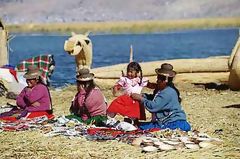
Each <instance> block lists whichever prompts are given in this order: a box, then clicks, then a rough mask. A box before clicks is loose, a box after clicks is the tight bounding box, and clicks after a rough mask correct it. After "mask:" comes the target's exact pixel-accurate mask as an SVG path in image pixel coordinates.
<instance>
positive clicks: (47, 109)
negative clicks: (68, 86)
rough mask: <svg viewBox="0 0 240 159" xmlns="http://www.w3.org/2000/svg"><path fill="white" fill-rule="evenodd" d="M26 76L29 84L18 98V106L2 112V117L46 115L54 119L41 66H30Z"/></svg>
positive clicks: (10, 118)
mask: <svg viewBox="0 0 240 159" xmlns="http://www.w3.org/2000/svg"><path fill="white" fill-rule="evenodd" d="M24 78H26V82H27V86H26V87H25V88H24V89H23V90H22V91H21V93H20V94H19V95H18V96H17V98H16V104H17V107H16V108H14V109H13V110H11V111H10V112H6V113H3V114H0V118H1V119H3V120H4V119H6V120H8V119H9V120H15V119H18V118H21V117H26V118H34V117H39V116H44V115H45V116H47V117H48V119H53V118H54V116H53V114H52V105H51V96H50V93H49V90H48V87H47V86H46V85H45V84H43V83H42V80H41V71H40V70H39V68H38V67H37V66H35V65H31V66H29V67H28V69H27V72H26V73H25V74H24Z"/></svg>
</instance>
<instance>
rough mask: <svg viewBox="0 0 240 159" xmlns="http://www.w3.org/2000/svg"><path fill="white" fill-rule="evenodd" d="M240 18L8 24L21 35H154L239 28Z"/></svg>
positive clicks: (7, 26)
mask: <svg viewBox="0 0 240 159" xmlns="http://www.w3.org/2000/svg"><path fill="white" fill-rule="evenodd" d="M238 27H240V17H236V18H206V19H185V20H161V21H160V20H149V21H112V22H110V21H109V22H85V23H84V22H71V23H45V24H43V23H39V24H37V23H27V24H7V25H6V29H7V30H8V31H9V32H20V33H30V32H32V33H49V32H53V33H61V34H67V33H70V32H72V31H73V32H79V33H80V32H81V33H84V32H87V31H91V32H92V33H97V34H101V33H102V34H106V33H111V34H124V33H154V32H166V31H177V30H187V29H190V30H198V29H217V28H238Z"/></svg>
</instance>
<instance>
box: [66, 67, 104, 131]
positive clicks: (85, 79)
mask: <svg viewBox="0 0 240 159" xmlns="http://www.w3.org/2000/svg"><path fill="white" fill-rule="evenodd" d="M76 80H77V90H78V92H77V94H76V95H75V98H74V100H73V101H72V105H71V107H70V112H71V113H72V115H69V116H66V118H68V119H71V118H76V119H78V120H79V121H81V122H84V123H86V124H95V125H96V126H102V125H104V122H105V121H106V120H107V116H106V110H107V104H106V101H105V98H104V95H103V93H102V92H101V90H100V89H99V88H98V87H97V86H96V84H95V83H94V74H93V73H90V71H89V69H86V68H83V69H80V70H79V72H78V75H77V77H76Z"/></svg>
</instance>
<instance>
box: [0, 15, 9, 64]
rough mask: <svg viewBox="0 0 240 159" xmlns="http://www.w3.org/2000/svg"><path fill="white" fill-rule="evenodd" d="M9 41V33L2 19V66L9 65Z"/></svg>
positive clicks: (0, 33)
mask: <svg viewBox="0 0 240 159" xmlns="http://www.w3.org/2000/svg"><path fill="white" fill-rule="evenodd" d="M7 41H8V32H7V30H6V27H5V26H4V24H3V22H2V20H1V19H0V66H2V65H6V64H9V58H8V44H7Z"/></svg>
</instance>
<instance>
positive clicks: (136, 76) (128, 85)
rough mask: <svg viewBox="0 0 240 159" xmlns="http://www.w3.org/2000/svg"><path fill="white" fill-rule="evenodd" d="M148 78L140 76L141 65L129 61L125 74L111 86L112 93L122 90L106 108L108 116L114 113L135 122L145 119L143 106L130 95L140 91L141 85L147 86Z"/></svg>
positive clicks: (113, 115) (112, 115)
mask: <svg viewBox="0 0 240 159" xmlns="http://www.w3.org/2000/svg"><path fill="white" fill-rule="evenodd" d="M147 83H148V80H147V79H146V78H143V77H142V69H141V66H140V65H139V64H138V63H137V62H131V63H129V64H128V66H127V76H122V77H120V79H119V80H118V82H117V83H116V84H115V85H114V86H113V95H114V96H117V95H116V94H117V92H119V91H120V90H122V91H123V93H122V95H120V96H118V97H117V98H116V99H115V100H113V101H112V103H111V104H110V106H109V107H108V109H107V113H108V115H109V116H110V117H115V115H116V114H120V115H122V116H127V117H128V119H130V121H131V122H132V121H134V123H135V124H136V123H137V121H138V119H139V120H146V115H145V108H144V107H143V106H142V105H141V104H140V103H139V102H138V101H135V100H133V99H132V98H131V97H130V95H131V94H132V93H137V92H138V93H141V90H142V88H143V87H145V86H147Z"/></svg>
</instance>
